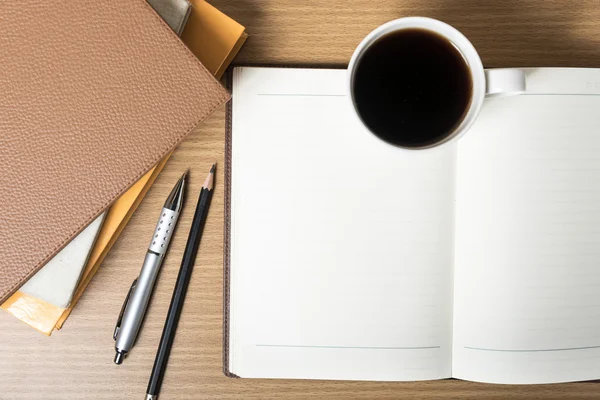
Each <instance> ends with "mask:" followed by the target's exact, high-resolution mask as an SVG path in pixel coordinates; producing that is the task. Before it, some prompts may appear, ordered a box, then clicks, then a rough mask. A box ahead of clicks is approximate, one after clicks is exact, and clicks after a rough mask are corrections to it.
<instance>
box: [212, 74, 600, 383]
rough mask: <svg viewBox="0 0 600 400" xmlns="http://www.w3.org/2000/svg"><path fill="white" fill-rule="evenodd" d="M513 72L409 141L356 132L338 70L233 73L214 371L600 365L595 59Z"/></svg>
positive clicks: (401, 375) (405, 376) (578, 375)
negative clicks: (426, 146)
mask: <svg viewBox="0 0 600 400" xmlns="http://www.w3.org/2000/svg"><path fill="white" fill-rule="evenodd" d="M526 73H527V85H528V94H527V95H523V96H519V97H504V98H494V99H488V100H486V103H485V105H484V107H483V110H482V112H481V116H480V118H479V119H478V121H477V122H476V124H475V126H474V127H473V128H472V130H471V131H470V132H468V133H467V134H466V135H465V136H464V138H463V139H461V141H460V142H459V144H458V146H456V147H454V148H448V147H446V148H445V149H441V150H437V151H431V152H427V153H418V152H405V151H402V150H399V149H397V148H393V147H391V146H389V145H387V144H385V143H382V142H381V141H379V140H377V139H376V138H375V137H374V136H372V135H371V134H369V133H367V132H366V131H365V130H364V129H363V128H362V127H361V125H360V124H359V123H358V121H357V118H356V117H355V116H354V114H353V112H352V110H351V106H350V101H349V99H348V98H347V97H346V96H345V78H346V71H344V70H315V69H269V68H236V69H235V70H234V71H233V77H232V82H233V83H232V86H233V104H232V110H231V114H230V117H231V121H230V132H229V135H230V137H229V138H228V139H229V140H230V141H229V142H228V155H229V157H230V165H229V170H228V173H227V175H228V177H229V181H228V200H229V201H230V203H229V209H228V211H229V212H228V216H227V218H228V221H227V223H228V225H227V228H228V229H227V231H226V240H227V242H226V247H225V248H226V258H225V260H226V265H225V267H226V268H225V270H226V276H225V284H226V288H225V295H226V299H225V306H226V310H225V318H226V319H225V324H224V325H225V339H224V340H225V355H224V360H225V365H224V369H225V371H226V373H227V374H228V375H232V376H233V375H234V376H240V377H248V378H307V379H353V380H428V379H443V378H450V377H455V378H459V379H467V380H473V381H481V382H495V383H548V382H565V381H576V380H592V379H599V378H600V296H599V295H598V293H599V292H600V268H599V267H598V266H599V265H600V157H599V156H598V155H599V154H600V112H598V111H599V110H600V70H585V69H528V70H526Z"/></svg>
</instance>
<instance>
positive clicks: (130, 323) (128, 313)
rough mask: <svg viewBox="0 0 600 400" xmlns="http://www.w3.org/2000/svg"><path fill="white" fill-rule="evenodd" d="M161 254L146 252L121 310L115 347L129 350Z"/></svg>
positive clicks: (154, 279)
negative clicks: (137, 275) (121, 316)
mask: <svg viewBox="0 0 600 400" xmlns="http://www.w3.org/2000/svg"><path fill="white" fill-rule="evenodd" d="M162 259H163V258H162V256H159V255H157V254H154V253H151V252H147V253H146V258H144V264H143V266H142V270H141V272H140V275H139V277H138V279H137V283H136V285H135V288H134V289H133V292H132V293H131V296H130V298H129V300H128V302H127V305H126V307H125V311H124V312H123V319H122V320H121V326H120V328H119V333H118V335H117V339H116V340H117V341H116V343H115V347H116V348H117V349H119V350H124V351H126V352H127V351H129V350H131V348H132V347H133V344H134V343H135V339H136V337H137V334H138V332H139V330H140V327H141V325H142V321H143V319H144V315H145V313H146V308H147V307H148V303H149V302H150V297H151V296H152V290H153V288H154V283H155V281H156V277H157V275H158V271H159V270H160V265H161V263H162Z"/></svg>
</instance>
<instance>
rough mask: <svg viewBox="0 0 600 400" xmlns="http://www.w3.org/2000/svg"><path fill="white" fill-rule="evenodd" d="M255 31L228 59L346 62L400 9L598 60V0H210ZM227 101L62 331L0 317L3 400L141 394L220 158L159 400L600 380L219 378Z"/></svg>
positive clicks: (597, 390) (513, 61)
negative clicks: (157, 269) (175, 215)
mask: <svg viewBox="0 0 600 400" xmlns="http://www.w3.org/2000/svg"><path fill="white" fill-rule="evenodd" d="M212 3H213V4H214V5H215V6H217V7H218V8H220V9H221V10H223V11H224V12H225V13H227V14H228V15H230V16H231V17H233V18H235V19H236V20H238V21H239V22H240V23H242V24H243V25H245V26H246V27H247V32H248V33H249V34H250V38H249V39H248V41H247V43H246V45H245V46H244V48H243V49H242V51H241V53H240V54H239V56H238V57H237V59H236V62H237V63H244V64H247V63H251V64H252V63H253V64H259V63H270V64H284V63H285V64H306V63H309V64H314V65H318V66H323V65H334V66H344V65H345V64H346V63H347V62H348V59H349V58H350V55H351V54H352V51H353V50H354V48H355V46H356V45H357V44H358V42H359V41H360V40H361V39H362V37H364V36H365V35H366V34H367V33H368V32H369V31H370V30H372V29H373V28H375V27H376V26H378V25H380V24H382V23H384V22H386V21H388V20H391V19H394V18H398V17H403V16H410V15H422V16H429V17H434V18H438V19H441V20H443V21H445V22H448V23H450V24H452V25H454V26H455V27H457V28H458V29H459V30H461V31H462V32H463V33H464V34H465V35H466V36H467V37H468V38H470V39H471V41H472V42H473V44H474V45H475V47H476V48H477V49H478V51H479V52H480V54H481V58H482V60H483V63H484V65H485V66H487V67H509V66H570V67H596V68H598V67H600V0H582V1H562V0H536V1H529V0H520V1H516V0H503V1H484V0H481V1H466V0H465V1H458V0H454V1H451V0H396V1H368V0H362V1H347V0H329V1H294V0H285V1H275V0H214V1H213V2H212ZM224 116H225V111H224V109H220V110H218V111H217V112H216V113H215V114H214V115H213V116H212V117H211V118H210V119H209V120H208V121H206V123H204V124H203V125H202V126H201V127H200V128H198V129H197V130H196V131H195V132H194V133H193V134H192V135H191V136H190V137H189V139H187V140H186V141H185V142H184V143H183V144H182V145H181V146H180V147H179V148H178V150H177V151H176V152H175V153H174V155H173V157H172V159H171V160H170V161H169V163H168V164H167V166H166V168H165V170H164V172H163V173H162V174H161V175H160V177H159V178H158V179H157V181H156V184H155V185H154V187H153V188H152V189H151V190H150V192H149V193H148V195H147V197H146V199H145V200H144V202H143V203H142V204H141V206H140V208H139V209H138V211H137V212H136V214H135V215H134V216H133V218H132V220H131V222H130V224H129V225H128V227H127V228H126V229H125V231H124V233H123V235H122V236H121V238H120V239H119V241H118V242H117V244H116V245H115V247H114V249H113V251H112V252H111V253H110V255H109V256H108V257H107V259H106V261H105V262H104V264H103V266H102V267H101V269H100V271H99V272H98V274H97V275H96V277H95V278H94V280H93V281H92V283H91V285H90V286H89V288H88V290H87V291H86V293H85V294H84V296H83V298H82V299H81V301H80V302H79V304H78V306H77V308H76V309H75V311H74V312H73V314H72V315H71V317H70V318H69V320H68V321H67V322H66V324H65V326H64V328H63V330H62V331H59V332H55V333H54V334H53V335H52V336H51V337H49V338H48V337H45V336H43V335H41V334H40V333H38V332H36V331H34V330H32V329H31V328H29V327H27V326H26V325H24V324H22V323H20V322H18V321H16V320H14V319H13V318H12V317H11V316H9V315H8V314H6V313H0V399H2V400H8V399H63V400H66V399H107V400H108V399H111V400H112V399H132V398H134V399H135V398H137V399H142V398H143V395H144V393H145V390H146V385H147V382H148V376H149V374H150V370H151V368H152V362H153V360H154V354H155V351H156V347H157V345H158V342H159V339H160V334H161V330H162V326H163V322H164V319H165V316H166V313H167V309H168V305H169V300H170V297H171V293H172V289H173V286H174V284H175V278H176V275H177V270H178V268H179V263H180V260H181V257H182V253H183V249H184V247H185V241H186V237H187V232H188V230H189V227H190V224H191V219H192V214H193V212H192V211H193V208H194V206H195V201H196V197H197V195H198V192H199V190H200V186H201V185H202V181H203V178H204V177H205V176H206V173H207V171H208V169H209V168H210V165H211V163H212V162H214V161H215V160H216V161H217V162H218V163H219V167H220V168H218V174H217V182H216V191H215V197H214V199H213V204H212V207H211V210H210V213H209V218H208V222H207V225H206V228H205V235H204V237H203V240H202V244H201V247H200V252H199V256H198V259H197V263H196V269H195V271H194V274H193V276H192V280H191V284H190V288H189V292H188V295H187V300H186V304H185V307H184V309H183V313H182V319H181V322H180V325H179V330H178V332H177V337H176V339H175V344H174V348H173V351H172V353H171V359H170V362H169V367H168V370H167V373H166V377H165V381H164V385H163V390H162V393H161V398H163V399H205V398H207V399H208V398H211V399H234V398H235V399H267V398H280V399H305V398H311V399H316V398H322V399H342V398H362V399H395V398H407V399H419V398H432V399H442V398H444V399H451V398H454V399H457V398H469V397H470V398H478V399H492V398H502V399H533V398H549V399H574V398H600V384H598V383H573V384H561V385H539V386H502V385H485V384H476V383H470V382H461V381H455V380H446V381H435V382H418V383H384V382H336V381H291V380H250V379H248V380H246V379H238V380H234V379H228V378H225V377H224V376H223V374H222V373H221V337H222V336H221V335H222V330H221V323H222V282H223V280H222V261H223V254H222V253H223V206H224V205H223V170H224V168H223V155H224ZM187 168H190V169H191V175H190V186H189V196H188V198H187V201H186V204H185V211H184V213H183V215H182V219H181V223H180V224H179V226H178V228H177V231H176V233H175V236H174V238H173V244H172V248H171V251H170V252H169V254H168V256H167V259H166V262H165V265H164V267H163V270H162V272H161V275H160V278H159V281H158V284H157V287H156V291H155V294H154V297H153V299H152V303H151V305H150V309H149V313H148V315H147V318H146V322H145V325H144V328H143V330H142V332H141V335H140V337H139V339H138V342H137V345H136V346H135V347H134V349H133V351H132V352H131V353H130V355H129V357H128V358H127V359H126V361H125V363H124V364H123V365H121V366H116V365H114V364H113V362H112V359H113V355H114V342H113V340H112V332H113V327H114V323H115V319H116V317H117V315H118V313H119V309H120V307H121V303H122V301H123V298H124V296H125V294H126V292H127V290H128V288H129V285H130V284H131V281H132V280H133V279H134V278H135V277H136V275H137V274H138V272H139V269H140V266H141V262H142V259H143V257H144V253H145V251H146V247H147V245H148V240H149V236H150V235H151V234H152V232H153V229H154V224H155V222H156V218H157V213H158V212H159V210H160V208H161V206H162V203H163V201H164V199H165V197H166V196H167V194H168V193H169V191H170V189H171V187H172V186H173V184H174V183H175V182H176V180H177V178H178V177H179V176H180V174H181V173H182V172H183V171H184V170H186V169H187Z"/></svg>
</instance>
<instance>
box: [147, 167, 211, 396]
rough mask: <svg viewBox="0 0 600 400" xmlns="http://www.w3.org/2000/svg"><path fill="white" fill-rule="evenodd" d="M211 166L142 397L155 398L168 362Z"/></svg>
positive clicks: (199, 231) (198, 235)
mask: <svg viewBox="0 0 600 400" xmlns="http://www.w3.org/2000/svg"><path fill="white" fill-rule="evenodd" d="M215 167H216V164H213V166H212V168H211V169H210V172H209V173H208V176H207V177H206V180H205V181H204V185H202V189H201V190H200V197H199V198H198V205H197V206H196V211H195V212H194V220H193V221H192V227H191V228H190V233H189V236H188V240H187V244H186V245H185V252H184V253H183V260H182V261H181V267H180V268H179V274H178V275H177V282H176V283H175V290H173V297H171V305H170V306H169V312H168V313H167V319H166V321H165V326H164V328H163V332H162V336H161V338H160V344H159V345H158V351H157V352H156V358H155V359H154V366H153V367H152V374H151V375H150V382H149V383H148V390H146V400H156V399H157V398H158V393H159V392H160V387H161V385H162V380H163V377H164V375H165V370H166V368H167V362H168V361H169V354H170V353H171V347H172V346H173V339H175V332H176V331H177V323H178V322H179V316H180V315H181V309H182V308H183V302H184V300H185V294H186V292H187V288H188V284H189V283H190V278H191V276H192V270H193V269H194V262H195V260H196V254H197V253H198V246H199V244H200V238H201V237H202V231H203V229H204V223H205V222H206V215H207V213H208V207H209V206H210V200H211V199H212V193H213V183H214V176H215Z"/></svg>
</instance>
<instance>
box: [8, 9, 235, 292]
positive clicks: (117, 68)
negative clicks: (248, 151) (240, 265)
mask: <svg viewBox="0 0 600 400" xmlns="http://www.w3.org/2000/svg"><path fill="white" fill-rule="evenodd" d="M2 15H3V18H2V21H3V22H2V24H0V69H1V70H2V73H1V74H0V114H1V115H2V117H1V118H0V170H2V174H0V198H2V200H3V207H2V213H0V215H1V216H0V226H2V229H0V243H2V246H0V302H3V301H4V300H5V299H6V298H7V297H8V296H9V295H10V294H11V293H12V292H14V291H15V290H16V289H17V288H18V287H20V286H21V285H22V283H23V282H24V281H25V280H26V279H28V277H30V276H31V275H32V274H33V273H35V272H36V271H37V270H38V269H39V268H41V267H42V266H43V265H44V264H45V263H46V262H47V261H48V260H49V259H50V258H52V257H53V256H54V255H55V254H56V253H57V252H58V251H59V250H60V249H61V248H62V247H64V246H65V245H66V244H67V243H68V242H69V241H70V240H71V239H72V238H73V237H74V236H75V235H77V234H78V233H79V232H80V231H81V230H82V229H83V228H85V227H86V226H87V225H88V224H89V223H90V222H91V221H92V220H93V219H94V218H95V217H96V216H97V215H99V214H100V213H101V212H102V211H103V210H104V209H106V208H107V207H108V206H109V205H110V204H111V203H112V202H113V201H114V200H115V199H116V198H117V197H118V196H119V195H120V194H121V193H123V192H124V191H125V190H127V188H129V187H130V186H131V185H132V184H134V183H135V182H136V181H137V180H138V179H140V178H141V177H142V175H144V174H145V173H146V172H147V171H148V170H149V169H150V168H152V166H154V165H155V164H156V163H158V161H159V160H160V159H161V158H162V157H163V156H164V155H166V154H167V153H168V152H170V151H172V150H173V148H174V147H175V146H176V145H177V144H178V143H179V142H180V141H181V140H182V139H183V138H184V137H185V136H186V135H187V134H188V133H189V132H190V131H191V130H193V129H194V127H196V126H197V125H198V124H199V123H200V122H201V121H202V120H203V119H205V118H206V117H207V116H208V115H209V114H211V113H212V112H213V111H214V110H215V109H216V108H217V107H219V106H220V105H221V104H223V103H224V102H225V101H226V100H227V99H228V97H229V96H228V94H227V92H226V91H225V90H224V89H223V88H222V87H221V85H220V84H219V83H218V82H217V81H216V80H215V79H214V78H213V77H212V76H211V74H210V73H209V72H208V71H207V70H206V69H205V68H204V67H203V66H202V64H201V63H200V62H199V61H198V60H197V59H196V57H195V56H194V55H193V54H192V53H191V52H190V51H189V50H188V49H187V48H186V46H185V45H184V44H183V43H182V42H181V41H180V40H179V38H178V37H177V36H176V34H175V33H174V32H173V31H172V30H171V29H170V28H169V27H168V25H167V24H166V23H165V22H164V21H163V20H162V19H161V18H160V17H159V16H158V15H157V14H156V13H155V12H154V10H153V9H152V8H151V7H150V6H149V5H148V4H147V3H146V2H145V1H144V0H129V1H126V2H83V1H81V2H80V1H77V2H76V3H73V2H72V1H67V0H58V1H54V2H25V3H23V2H11V3H9V4H6V5H5V7H3V14H2ZM82 15H85V16H86V17H85V18H82Z"/></svg>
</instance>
